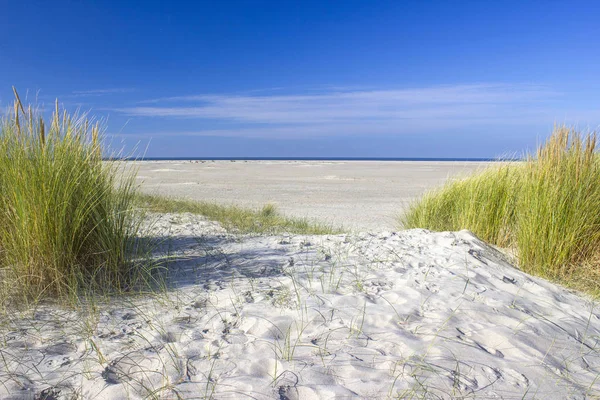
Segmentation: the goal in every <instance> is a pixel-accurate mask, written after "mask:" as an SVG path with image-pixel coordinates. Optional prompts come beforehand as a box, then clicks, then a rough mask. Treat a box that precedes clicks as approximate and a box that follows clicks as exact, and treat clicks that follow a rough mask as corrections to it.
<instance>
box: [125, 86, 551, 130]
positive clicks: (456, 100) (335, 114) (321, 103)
mask: <svg viewBox="0 0 600 400" xmlns="http://www.w3.org/2000/svg"><path fill="white" fill-rule="evenodd" d="M553 94H554V93H553V92H551V91H550V90H548V89H547V88H544V87H540V86H532V85H525V86H511V85H489V84H487V85H484V84H482V85H460V86H438V87H429V88H416V89H400V90H368V91H337V92H328V93H320V94H310V95H271V96H247V95H246V96H234V95H231V96H215V95H197V96H182V97H171V98H166V99H162V100H156V101H157V102H161V101H162V102H180V103H188V104H184V105H177V106H142V107H131V108H123V109H119V110H118V111H120V112H122V113H124V114H127V115H130V116H144V117H180V118H201V119H217V120H226V121H236V122H248V123H267V124H289V123H293V124H302V123H326V122H334V121H352V120H354V121H355V120H366V119H373V120H402V119H422V118H494V117H496V116H500V115H502V108H507V107H512V106H514V105H515V104H516V103H521V102H532V101H542V100H543V99H545V98H547V97H548V96H551V95H553ZM190 102H192V103H196V104H194V105H189V103H190Z"/></svg>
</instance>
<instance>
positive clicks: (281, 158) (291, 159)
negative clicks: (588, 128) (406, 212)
mask: <svg viewBox="0 0 600 400" xmlns="http://www.w3.org/2000/svg"><path fill="white" fill-rule="evenodd" d="M109 160H121V161H474V162H493V161H519V159H518V158H435V157H432V158H429V157H397V158H394V157H138V158H135V157H125V158H117V159H115V158H110V159H109Z"/></svg>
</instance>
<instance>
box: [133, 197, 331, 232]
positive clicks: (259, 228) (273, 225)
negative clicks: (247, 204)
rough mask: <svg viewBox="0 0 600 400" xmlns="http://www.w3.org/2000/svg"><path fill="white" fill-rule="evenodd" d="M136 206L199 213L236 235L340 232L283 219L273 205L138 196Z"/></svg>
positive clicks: (326, 227) (309, 222)
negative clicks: (255, 207)
mask: <svg viewBox="0 0 600 400" xmlns="http://www.w3.org/2000/svg"><path fill="white" fill-rule="evenodd" d="M136 202H137V204H138V206H140V207H141V208H143V209H144V210H147V211H152V212H159V213H183V212H189V213H192V214H200V215H203V216H205V217H207V218H208V219H211V220H214V221H217V222H219V223H220V224H221V226H223V227H224V228H225V229H227V230H228V231H232V232H236V233H266V234H278V233H293V234H301V235H329V234H336V233H341V232H342V230H341V229H336V228H333V227H332V226H330V225H326V224H321V223H318V222H313V221H310V220H309V219H306V218H291V217H286V216H283V215H281V214H279V212H278V211H277V208H276V207H275V205H273V204H267V205H265V206H264V207H263V208H261V209H258V210H252V209H248V208H242V207H238V206H235V205H221V204H217V203H213V202H206V201H194V200H186V199H176V198H170V197H163V196H157V195H151V194H137V195H136Z"/></svg>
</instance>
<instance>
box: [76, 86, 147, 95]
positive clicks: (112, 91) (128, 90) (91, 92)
mask: <svg viewBox="0 0 600 400" xmlns="http://www.w3.org/2000/svg"><path fill="white" fill-rule="evenodd" d="M134 91H135V89H133V88H111V89H92V90H74V91H73V92H71V95H72V96H74V97H78V96H104V95H109V94H121V93H131V92H134Z"/></svg>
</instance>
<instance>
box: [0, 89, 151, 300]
mask: <svg viewBox="0 0 600 400" xmlns="http://www.w3.org/2000/svg"><path fill="white" fill-rule="evenodd" d="M15 94H16V92H15ZM16 97H17V100H16V101H15V108H14V112H13V113H12V114H11V115H9V116H7V117H5V118H4V119H3V120H2V121H1V124H0V274H1V275H0V278H1V292H0V299H1V300H2V301H3V303H4V302H5V301H6V300H7V299H13V300H15V296H16V298H17V299H19V300H21V299H39V298H40V297H47V296H52V297H55V298H59V299H69V298H71V299H73V298H74V297H77V296H79V295H80V294H82V292H84V291H88V290H95V289H101V290H103V291H104V290H113V289H114V290H117V291H121V290H125V289H127V288H130V287H132V286H133V285H136V284H137V283H139V282H138V281H139V280H140V279H144V276H143V275H144V272H143V271H144V268H141V267H140V266H139V265H136V263H134V261H133V260H134V259H135V257H136V247H137V241H136V239H135V237H136V233H137V231H138V229H139V227H140V223H141V218H142V216H141V215H139V214H138V213H137V211H136V210H135V208H134V207H133V200H134V195H135V190H134V186H133V182H134V176H133V175H132V174H123V171H121V170H119V168H118V167H117V166H116V164H115V163H103V162H102V151H103V149H102V134H101V133H102V132H101V127H100V126H99V125H98V124H91V123H90V122H89V121H88V120H87V119H85V118H80V117H78V116H73V115H69V114H67V113H66V111H63V112H61V111H60V110H59V108H58V103H57V105H56V110H55V111H54V114H53V116H52V117H51V119H50V120H48V121H45V120H44V119H43V118H42V117H41V116H40V114H39V113H37V112H36V111H33V110H32V109H31V108H28V109H27V110H25V109H24V107H23V105H22V104H21V102H20V100H19V99H18V95H16Z"/></svg>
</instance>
